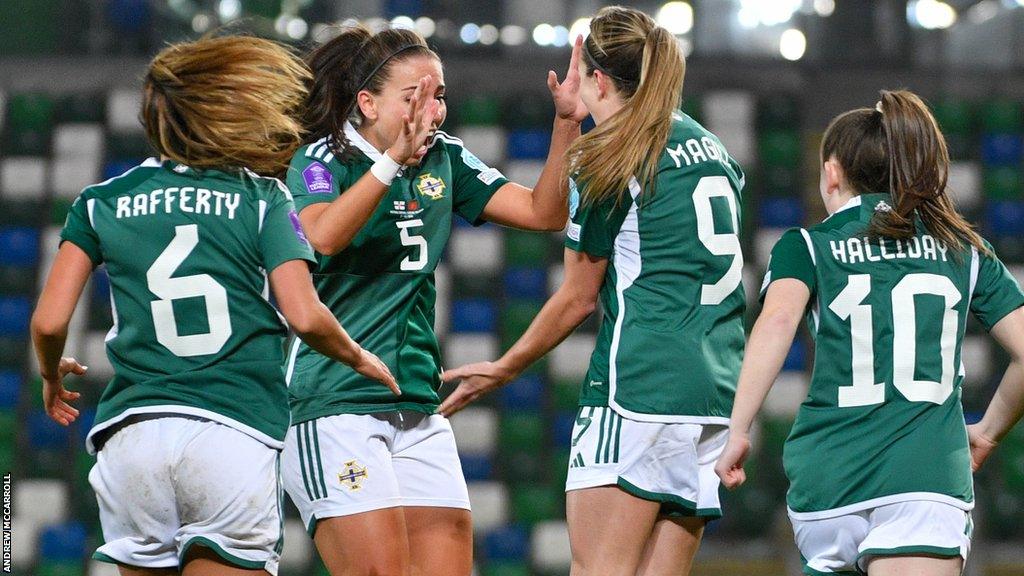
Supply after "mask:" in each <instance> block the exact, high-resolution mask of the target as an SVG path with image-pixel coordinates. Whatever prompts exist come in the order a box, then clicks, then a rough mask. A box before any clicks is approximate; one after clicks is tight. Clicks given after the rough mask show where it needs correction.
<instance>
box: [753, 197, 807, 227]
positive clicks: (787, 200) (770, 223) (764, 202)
mask: <svg viewBox="0 0 1024 576" xmlns="http://www.w3.org/2000/svg"><path fill="white" fill-rule="evenodd" d="M760 213H761V214H760V215H761V221H760V222H758V225H759V226H762V227H766V228H789V227H791V226H801V225H802V224H803V223H804V203H803V200H801V199H800V198H791V197H783V198H762V199H761V209H760Z"/></svg>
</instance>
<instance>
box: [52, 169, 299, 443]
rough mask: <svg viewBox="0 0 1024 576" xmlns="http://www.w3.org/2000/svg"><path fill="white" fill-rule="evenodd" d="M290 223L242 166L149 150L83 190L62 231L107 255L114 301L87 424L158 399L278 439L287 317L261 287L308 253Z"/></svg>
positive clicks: (89, 250)
mask: <svg viewBox="0 0 1024 576" xmlns="http://www.w3.org/2000/svg"><path fill="white" fill-rule="evenodd" d="M90 206H91V209H90ZM90 212H91V216H90ZM261 217H262V220H261ZM297 222H298V220H297V217H296V216H295V213H294V207H293V205H292V201H291V199H290V197H289V194H288V192H287V190H285V189H284V188H283V185H282V184H281V183H280V182H278V181H277V180H274V179H270V178H261V177H258V176H255V175H254V174H251V173H248V172H242V171H238V172H231V173H228V172H217V171H205V172H202V173H199V172H196V171H193V170H192V169H190V168H188V167H185V166H181V165H176V164H174V163H172V162H165V163H163V164H161V163H159V162H157V161H155V160H150V161H147V162H146V163H145V164H143V165H142V166H139V167H136V168H134V169H132V170H130V171H128V172H127V173H125V174H124V175H122V176H120V177H118V178H114V179H111V180H108V181H107V182H104V183H102V184H98V185H95V186H90V187H88V188H86V189H85V190H84V191H83V192H82V194H81V196H79V197H78V199H77V200H75V203H74V205H73V206H72V208H71V211H70V213H69V214H68V218H67V223H66V224H65V226H64V229H63V231H62V232H61V239H62V242H71V243H73V244H75V245H76V246H78V247H80V248H81V249H82V250H83V251H85V253H86V254H88V255H89V257H90V258H91V259H92V261H93V263H94V264H97V265H98V264H101V263H103V264H105V265H106V267H107V272H108V273H109V275H110V283H111V299H112V304H113V309H114V328H113V329H112V330H111V332H110V334H109V335H108V339H107V356H108V358H109V359H110V362H111V364H112V365H113V367H114V377H113V378H112V379H111V381H110V383H109V384H108V385H107V387H106V389H105V390H104V391H103V395H102V397H101V398H100V401H99V406H98V410H97V415H96V425H95V427H94V428H93V431H92V433H93V434H94V433H95V432H96V431H97V430H98V429H99V428H102V427H104V426H106V425H108V424H109V423H110V422H111V421H112V420H113V419H115V418H117V417H118V416H120V415H122V414H123V413H124V412H125V411H128V410H133V409H151V410H152V409H156V408H153V407H157V406H160V407H168V408H166V410H164V409H160V411H169V412H174V411H176V410H185V411H188V410H195V409H199V410H204V411H208V412H211V413H214V414H217V415H219V416H220V417H223V419H222V420H223V423H226V424H228V425H232V426H236V427H238V428H239V429H240V430H242V431H243V432H248V431H247V430H246V428H250V429H253V430H255V433H254V434H253V435H254V437H257V439H259V440H262V441H264V442H267V443H268V445H272V446H275V447H280V443H281V442H282V441H283V440H284V436H285V432H286V430H287V427H288V411H287V404H286V401H287V400H286V392H285V383H284V374H283V371H282V368H281V366H282V363H283V353H282V348H283V339H284V336H285V334H286V327H285V326H284V324H283V323H282V321H281V319H280V317H279V315H278V314H277V311H276V310H275V309H274V308H273V306H271V305H270V303H269V302H268V300H267V299H266V298H265V296H264V293H265V291H266V290H267V278H266V274H267V273H269V272H271V271H273V269H274V268H276V267H277V266H278V265H279V264H281V263H282V262H285V261H288V260H306V261H308V262H310V263H312V262H313V254H312V251H311V249H310V248H309V245H308V244H307V243H306V240H305V237H304V236H303V235H302V234H301V231H298V230H297V229H296V225H297ZM168 303H169V306H168ZM161 306H163V308H161ZM239 398H245V399H246V401H245V402H239V401H238V399H239ZM260 435H262V436H263V437H260ZM89 446H90V449H91V447H92V443H91V436H90V441H89Z"/></svg>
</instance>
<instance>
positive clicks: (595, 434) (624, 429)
mask: <svg viewBox="0 0 1024 576" xmlns="http://www.w3.org/2000/svg"><path fill="white" fill-rule="evenodd" d="M728 435H729V428H728V427H727V426H721V425H713V424H708V425H701V424H664V423H659V422H637V421H636V420H629V419H626V418H623V417H622V416H620V415H618V414H617V413H615V412H614V411H613V410H612V409H610V408H607V407H595V406H582V407H580V411H579V413H578V414H577V416H576V424H575V426H573V430H572V447H571V448H570V452H569V475H568V478H567V479H566V482H565V490H566V492H568V491H571V490H581V489H584V488H594V487H597V486H618V487H619V488H622V489H623V490H625V491H626V492H628V493H630V494H632V495H634V496H636V497H638V498H643V499H645V500H653V501H656V502H661V504H662V514H665V515H670V516H697V517H702V518H709V519H711V518H718V517H721V515H722V507H721V504H720V503H719V500H718V487H719V479H718V476H717V475H716V474H715V462H717V461H718V457H719V456H720V455H721V454H722V449H723V448H724V447H725V441H726V440H727V439H728Z"/></svg>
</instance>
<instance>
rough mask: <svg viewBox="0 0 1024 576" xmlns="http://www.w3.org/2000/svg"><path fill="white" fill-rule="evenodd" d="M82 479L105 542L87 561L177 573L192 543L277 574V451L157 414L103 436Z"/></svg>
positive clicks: (226, 430) (224, 430)
mask: <svg viewBox="0 0 1024 576" xmlns="http://www.w3.org/2000/svg"><path fill="white" fill-rule="evenodd" d="M96 458H97V459H96V464H95V465H94V466H93V468H92V470H91V471H90V473H89V483H90V484H91V485H92V488H93V490H95V491H96V499H97V500H98V501H99V509H100V523H101V525H102V526H103V539H104V541H105V542H106V543H105V544H104V545H103V546H100V548H99V549H98V550H96V553H95V554H94V555H93V557H94V558H95V559H97V560H101V561H104V562H111V563H119V564H126V565H128V566H137V567H140V568H174V567H179V566H181V567H183V566H184V564H183V563H182V561H183V560H184V559H185V557H186V555H187V554H188V551H189V549H190V548H191V547H192V546H193V545H201V546H206V547H207V548H210V549H211V550H213V551H214V552H215V553H217V555H219V556H220V557H221V558H223V559H224V560H226V561H227V562H229V563H231V564H232V565H235V566H238V567H241V568H250V569H262V570H266V571H267V572H269V573H270V574H277V564H278V560H279V558H280V554H281V546H282V544H283V525H282V522H283V519H282V516H281V505H282V501H283V500H282V498H283V494H282V492H281V489H280V484H279V482H278V452H277V450H274V449H273V448H270V447H269V446H267V445H266V444H263V443H261V442H259V441H258V440H256V439H254V438H252V437H251V436H249V435H247V434H244V433H242V432H239V431H238V430H235V429H233V428H230V427H228V426H225V425H223V424H218V423H216V422H210V421H207V420H189V419H186V418H175V417H167V418H159V419H154V420H145V421H142V422H138V423H135V424H130V425H128V426H125V427H124V428H122V429H121V430H118V431H117V432H115V433H114V434H113V436H111V437H110V439H109V440H107V442H106V444H104V445H103V448H102V449H101V450H100V451H99V453H98V454H97V457H96Z"/></svg>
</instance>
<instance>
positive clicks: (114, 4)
mask: <svg viewBox="0 0 1024 576" xmlns="http://www.w3.org/2000/svg"><path fill="white" fill-rule="evenodd" d="M149 5H150V2H149V0H108V1H107V19H108V20H109V21H110V23H111V24H113V25H114V26H116V27H117V29H118V30H119V31H120V32H128V33H133V32H140V31H142V30H144V29H145V28H146V27H147V26H148V25H149V21H150V15H151V11H150V7H149Z"/></svg>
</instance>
